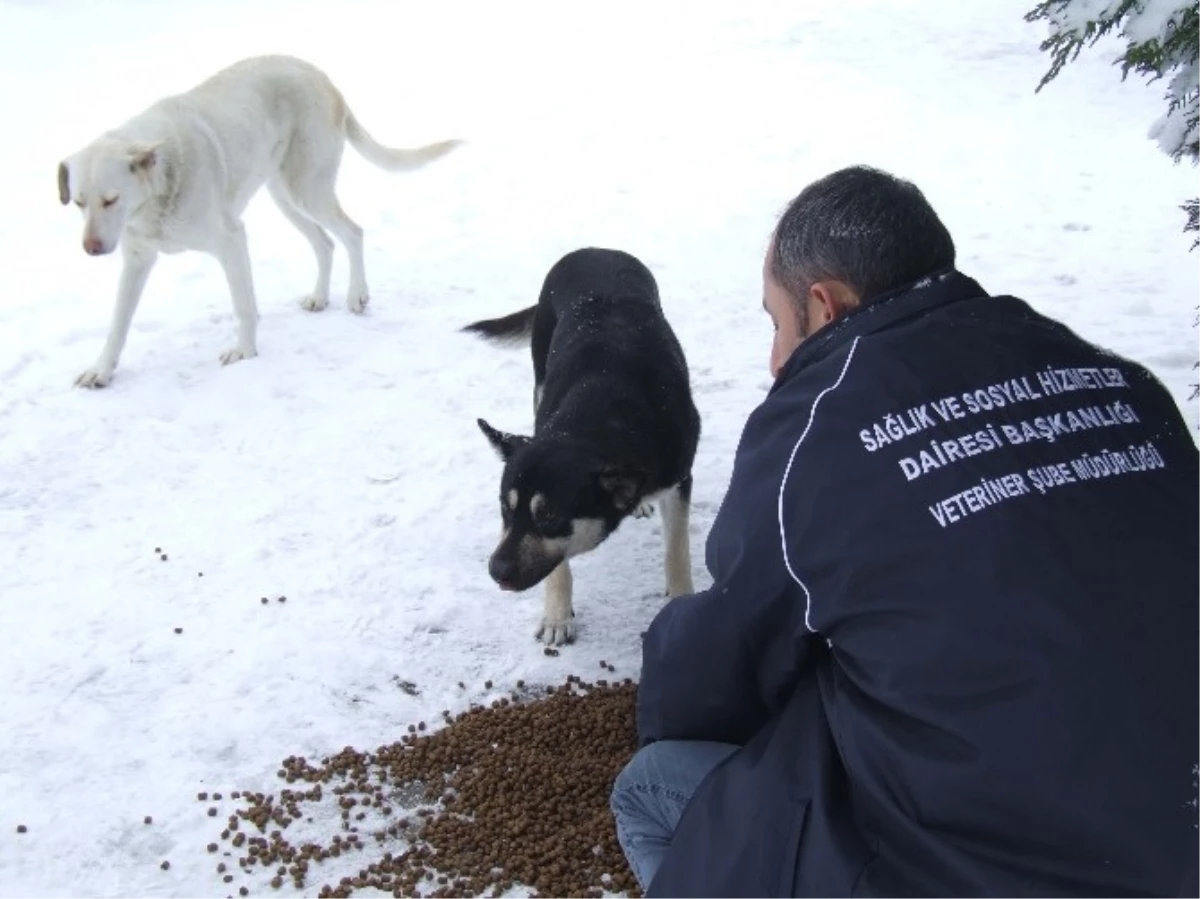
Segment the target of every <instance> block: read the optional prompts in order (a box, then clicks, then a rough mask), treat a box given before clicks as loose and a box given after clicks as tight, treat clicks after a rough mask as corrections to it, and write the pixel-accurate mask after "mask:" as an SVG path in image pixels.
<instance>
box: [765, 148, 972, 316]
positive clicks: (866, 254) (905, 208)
mask: <svg viewBox="0 0 1200 899" xmlns="http://www.w3.org/2000/svg"><path fill="white" fill-rule="evenodd" d="M953 265H954V241H953V240H952V239H951V237H950V232H949V231H947V230H946V226H945V225H943V224H942V221H941V219H939V218H938V216H937V213H936V212H934V211H933V207H932V206H930V205H929V201H928V200H926V199H925V195H924V194H922V193H921V191H920V190H918V189H917V186H916V185H915V184H912V183H911V182H909V181H904V180H902V179H900V178H896V177H895V176H893V175H889V174H888V173H887V172H881V171H879V170H878V169H872V168H868V167H867V166H853V167H851V168H847V169H842V170H841V171H837V172H834V173H833V174H832V175H827V176H825V177H824V178H822V179H821V180H820V181H814V182H813V183H812V184H810V185H809V186H808V187H806V188H804V190H803V191H801V192H800V195H799V196H798V197H796V199H794V200H792V202H791V204H790V205H789V206H788V208H787V210H786V211H785V212H784V213H783V215H782V216H781V217H780V219H779V224H778V225H776V227H775V240H774V248H773V249H772V252H771V274H772V275H773V276H774V278H775V280H776V281H778V282H779V284H780V285H781V286H782V287H783V288H784V289H786V290H787V291H788V293H790V294H791V295H792V296H793V297H794V298H795V299H797V300H800V299H801V298H802V297H803V296H804V294H805V293H807V291H808V289H809V288H810V287H811V286H812V285H813V284H814V283H816V282H817V281H821V280H823V279H826V278H831V279H836V280H838V281H842V282H843V283H845V284H847V285H849V286H850V287H851V288H853V289H854V291H855V292H856V293H857V294H858V296H859V299H861V300H862V301H863V302H866V301H868V300H871V299H873V298H874V297H877V296H879V295H880V294H884V293H887V292H888V291H890V290H895V289H896V288H897V287H903V286H904V285H905V284H909V283H912V282H914V281H919V280H920V279H921V278H923V277H925V276H926V275H930V274H933V273H934V272H936V271H939V270H941V269H946V268H950V267H951V266H953Z"/></svg>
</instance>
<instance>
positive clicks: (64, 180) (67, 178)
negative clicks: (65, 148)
mask: <svg viewBox="0 0 1200 899" xmlns="http://www.w3.org/2000/svg"><path fill="white" fill-rule="evenodd" d="M58 202H60V203H62V204H63V205H64V206H66V205H67V204H68V203H70V202H71V173H70V172H69V171H68V170H67V162H66V160H63V161H62V162H60V163H59V164H58Z"/></svg>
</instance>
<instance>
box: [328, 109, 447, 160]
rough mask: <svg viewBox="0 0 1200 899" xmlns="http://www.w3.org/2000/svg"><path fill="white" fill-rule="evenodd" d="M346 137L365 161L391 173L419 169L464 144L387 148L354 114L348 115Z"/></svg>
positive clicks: (444, 143) (441, 142)
mask: <svg viewBox="0 0 1200 899" xmlns="http://www.w3.org/2000/svg"><path fill="white" fill-rule="evenodd" d="M346 137H347V138H348V139H349V141H350V143H351V144H352V145H353V146H354V149H356V150H357V151H358V152H359V153H361V154H362V157H363V159H365V160H367V162H370V163H373V164H374V165H377V166H379V167H380V168H381V169H386V170H387V171H389V172H407V171H412V170H413V169H419V168H421V166H423V165H427V164H429V163H431V162H433V161H434V160H435V159H440V158H441V157H443V156H445V155H446V154H447V153H449V152H450V151H451V150H453V149H454V148H455V147H457V146H458V145H459V144H461V143H462V141H461V140H443V141H438V142H437V143H436V144H428V145H426V146H424V147H415V148H413V149H411V150H400V149H395V148H393V147H385V146H384V145H383V144H381V143H379V141H377V140H375V138H373V137H371V135H370V134H369V133H368V132H367V129H366V128H364V127H363V126H362V123H360V122H359V121H358V119H356V118H355V117H354V113H347V115H346Z"/></svg>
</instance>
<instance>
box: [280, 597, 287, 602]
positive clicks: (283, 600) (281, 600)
mask: <svg viewBox="0 0 1200 899" xmlns="http://www.w3.org/2000/svg"><path fill="white" fill-rule="evenodd" d="M279 601H280V602H287V597H286V596H281V597H279Z"/></svg>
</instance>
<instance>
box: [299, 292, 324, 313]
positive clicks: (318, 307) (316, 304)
mask: <svg viewBox="0 0 1200 899" xmlns="http://www.w3.org/2000/svg"><path fill="white" fill-rule="evenodd" d="M328 305H329V297H321V296H317V295H316V294H310V295H309V296H306V297H305V298H304V299H302V300H301V301H300V308H301V309H305V310H307V311H309V312H320V311H322V310H323V309H324V308H325V307H326V306H328Z"/></svg>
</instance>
